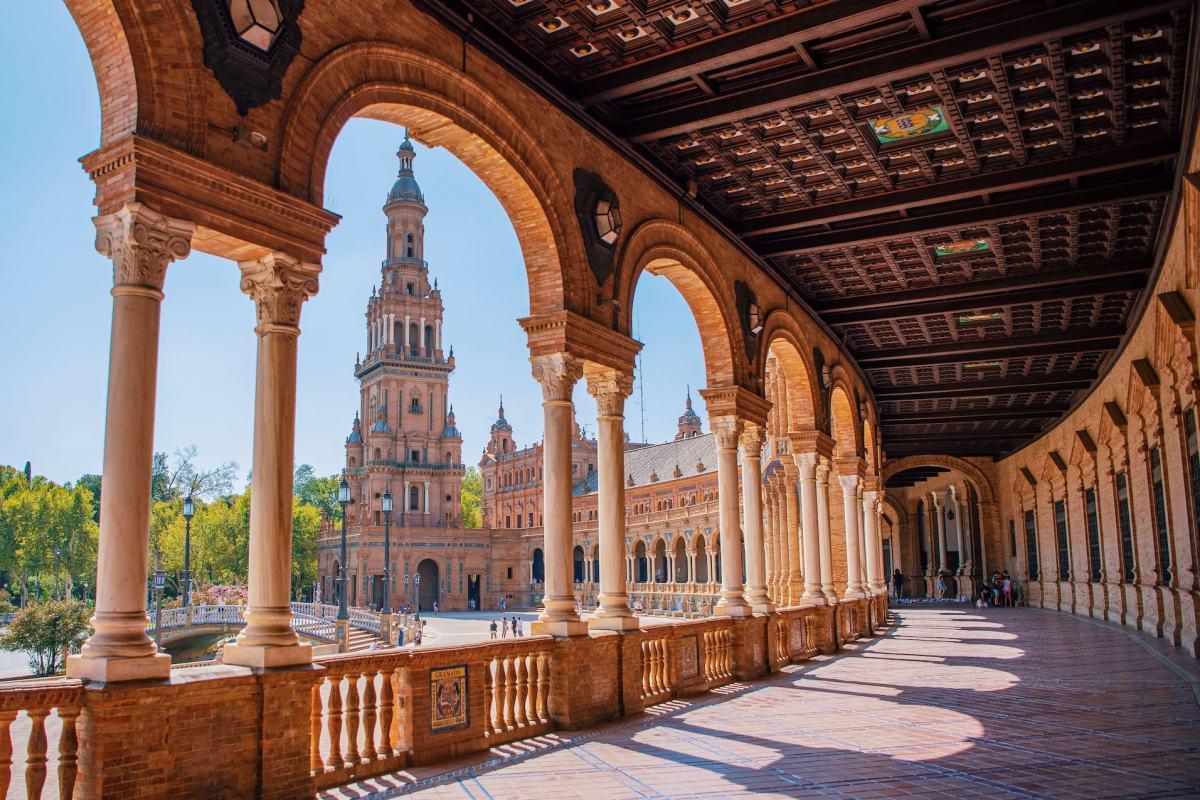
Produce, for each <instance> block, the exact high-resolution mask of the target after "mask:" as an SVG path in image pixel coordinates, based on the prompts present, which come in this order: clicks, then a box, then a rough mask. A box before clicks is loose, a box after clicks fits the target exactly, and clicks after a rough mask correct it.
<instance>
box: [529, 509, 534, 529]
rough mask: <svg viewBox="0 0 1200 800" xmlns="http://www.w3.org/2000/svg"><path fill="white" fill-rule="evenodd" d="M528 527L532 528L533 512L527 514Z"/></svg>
mask: <svg viewBox="0 0 1200 800" xmlns="http://www.w3.org/2000/svg"><path fill="white" fill-rule="evenodd" d="M529 527H531V528H532V527H533V512H532V511H530V512H529Z"/></svg>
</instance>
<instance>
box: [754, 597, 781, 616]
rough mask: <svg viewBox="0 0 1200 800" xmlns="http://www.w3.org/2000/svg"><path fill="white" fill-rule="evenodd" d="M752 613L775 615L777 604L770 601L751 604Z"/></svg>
mask: <svg viewBox="0 0 1200 800" xmlns="http://www.w3.org/2000/svg"><path fill="white" fill-rule="evenodd" d="M750 612H751V613H752V614H774V613H775V604H774V603H772V602H771V601H770V600H765V601H763V602H759V603H751V604H750Z"/></svg>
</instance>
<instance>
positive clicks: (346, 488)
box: [337, 478, 350, 619]
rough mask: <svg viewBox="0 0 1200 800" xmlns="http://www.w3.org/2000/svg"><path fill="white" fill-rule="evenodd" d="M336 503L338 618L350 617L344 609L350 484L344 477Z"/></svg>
mask: <svg viewBox="0 0 1200 800" xmlns="http://www.w3.org/2000/svg"><path fill="white" fill-rule="evenodd" d="M338 505H340V506H341V507H342V563H341V570H340V572H339V573H338V615H337V618H338V619H350V612H349V611H347V610H346V561H347V559H349V557H350V556H349V555H348V554H347V547H346V511H347V509H348V508H349V507H350V484H349V483H348V482H347V481H346V479H345V478H342V482H341V483H340V484H338Z"/></svg>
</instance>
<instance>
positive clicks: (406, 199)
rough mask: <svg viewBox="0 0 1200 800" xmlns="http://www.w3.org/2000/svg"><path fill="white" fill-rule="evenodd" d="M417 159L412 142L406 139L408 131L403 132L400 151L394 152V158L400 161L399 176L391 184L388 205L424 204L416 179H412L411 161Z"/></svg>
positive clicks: (423, 197)
mask: <svg viewBox="0 0 1200 800" xmlns="http://www.w3.org/2000/svg"><path fill="white" fill-rule="evenodd" d="M416 157H417V152H416V150H414V149H413V146H412V142H410V141H409V139H408V131H405V132H404V141H403V142H402V143H401V144H400V149H399V150H397V151H396V158H398V159H400V174H399V175H398V176H397V178H396V182H395V183H393V184H392V190H391V191H390V192H388V199H387V201H388V202H389V203H422V204H423V203H424V202H425V195H423V194H422V193H421V187H420V185H419V184H418V183H417V179H416V178H415V177H413V168H412V164H413V159H414V158H416Z"/></svg>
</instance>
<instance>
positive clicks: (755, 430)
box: [738, 422, 766, 458]
mask: <svg viewBox="0 0 1200 800" xmlns="http://www.w3.org/2000/svg"><path fill="white" fill-rule="evenodd" d="M765 438H766V432H765V431H764V430H763V429H762V426H761V425H755V424H754V423H752V422H747V423H746V424H745V427H744V428H742V434H741V436H739V437H738V443H739V444H741V446H742V455H743V456H749V457H751V458H759V457H760V456H761V455H762V446H763V440H764V439H765Z"/></svg>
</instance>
